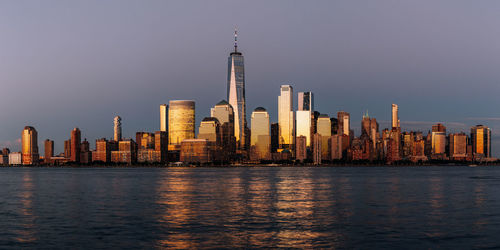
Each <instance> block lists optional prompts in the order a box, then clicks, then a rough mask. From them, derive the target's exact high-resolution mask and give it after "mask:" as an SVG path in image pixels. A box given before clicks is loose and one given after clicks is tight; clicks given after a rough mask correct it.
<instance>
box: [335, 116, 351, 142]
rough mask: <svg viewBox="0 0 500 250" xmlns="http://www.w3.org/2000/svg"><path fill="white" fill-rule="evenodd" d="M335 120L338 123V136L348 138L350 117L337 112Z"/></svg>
mask: <svg viewBox="0 0 500 250" xmlns="http://www.w3.org/2000/svg"><path fill="white" fill-rule="evenodd" d="M337 120H338V123H339V125H338V126H339V131H338V133H337V134H338V135H347V136H350V131H351V116H350V115H349V113H347V112H345V111H339V112H338V113H337Z"/></svg>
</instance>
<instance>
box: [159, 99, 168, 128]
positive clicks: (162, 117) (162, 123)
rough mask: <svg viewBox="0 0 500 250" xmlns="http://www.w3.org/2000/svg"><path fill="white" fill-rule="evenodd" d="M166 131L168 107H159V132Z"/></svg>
mask: <svg viewBox="0 0 500 250" xmlns="http://www.w3.org/2000/svg"><path fill="white" fill-rule="evenodd" d="M167 130H168V105H167V104H161V105H160V131H162V132H167Z"/></svg>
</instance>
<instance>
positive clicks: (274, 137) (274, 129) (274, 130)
mask: <svg viewBox="0 0 500 250" xmlns="http://www.w3.org/2000/svg"><path fill="white" fill-rule="evenodd" d="M279 131H280V127H279V124H278V123H277V122H275V123H272V124H271V153H276V152H278V148H279V146H280V132H279Z"/></svg>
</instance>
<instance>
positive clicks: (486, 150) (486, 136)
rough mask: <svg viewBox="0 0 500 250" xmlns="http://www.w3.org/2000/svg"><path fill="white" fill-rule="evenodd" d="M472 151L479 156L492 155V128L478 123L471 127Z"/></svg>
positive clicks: (475, 155)
mask: <svg viewBox="0 0 500 250" xmlns="http://www.w3.org/2000/svg"><path fill="white" fill-rule="evenodd" d="M470 134H471V142H472V153H473V155H474V157H475V158H477V157H487V158H488V157H491V130H490V128H488V127H486V126H483V125H477V126H474V127H472V128H471V130H470Z"/></svg>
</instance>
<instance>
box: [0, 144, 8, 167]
mask: <svg viewBox="0 0 500 250" xmlns="http://www.w3.org/2000/svg"><path fill="white" fill-rule="evenodd" d="M9 154H10V150H9V149H8V148H3V149H2V154H1V156H0V164H1V165H9Z"/></svg>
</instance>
